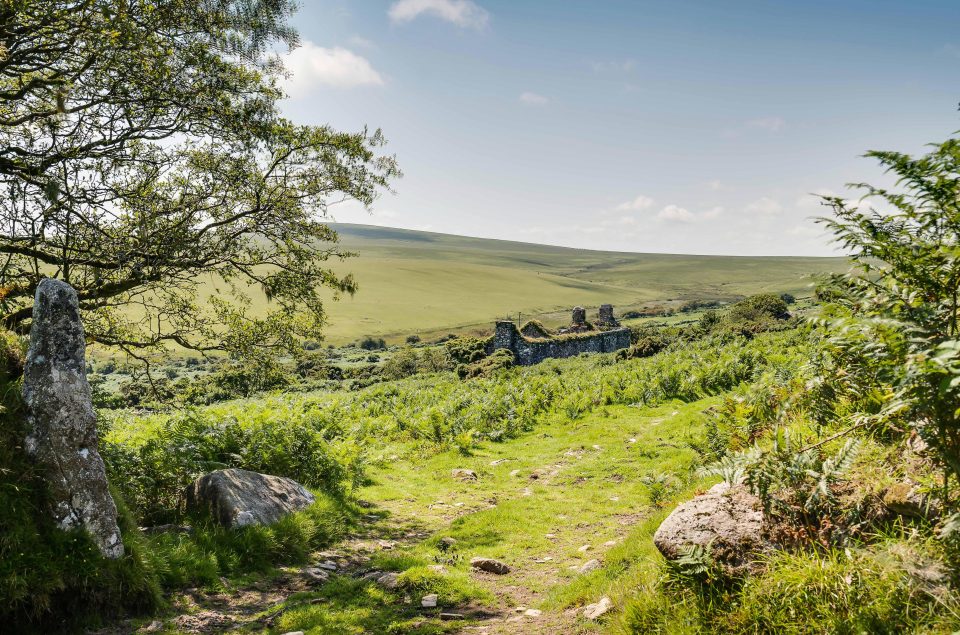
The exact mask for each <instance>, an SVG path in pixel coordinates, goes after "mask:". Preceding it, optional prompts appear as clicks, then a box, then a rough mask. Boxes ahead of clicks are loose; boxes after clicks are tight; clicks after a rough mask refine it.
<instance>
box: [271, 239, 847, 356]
mask: <svg viewBox="0 0 960 635" xmlns="http://www.w3.org/2000/svg"><path fill="white" fill-rule="evenodd" d="M335 228H336V229H337V231H338V232H339V234H340V237H341V241H342V244H343V246H344V247H345V248H346V249H348V250H350V251H353V252H356V253H357V254H358V256H357V257H355V258H350V259H348V260H346V261H344V262H342V263H341V262H332V263H331V265H332V266H333V268H334V269H335V270H336V271H337V272H339V273H341V274H345V273H353V274H354V277H355V278H356V280H357V281H358V283H359V286H360V290H359V292H358V293H357V294H356V295H355V296H354V297H352V298H351V297H346V298H343V299H342V300H341V301H339V302H330V303H329V304H328V305H327V309H328V314H329V318H330V324H329V326H328V328H327V337H328V339H329V341H331V342H332V343H334V344H339V343H345V342H351V341H355V340H357V339H358V338H360V337H362V336H364V335H377V336H385V337H386V338H387V339H388V340H390V341H402V339H403V336H404V335H406V334H409V333H420V334H421V335H427V336H433V335H437V334H443V333H446V332H448V331H457V332H461V331H473V330H477V329H482V330H490V328H491V324H490V323H491V322H492V321H493V320H494V319H496V318H498V317H503V316H506V315H512V316H514V317H516V315H517V313H523V314H524V315H526V316H540V317H541V318H543V319H544V320H545V323H547V324H548V325H557V324H560V323H564V322H566V321H568V319H569V313H568V311H569V309H570V308H571V307H573V306H576V305H582V306H585V307H593V308H594V309H595V307H597V306H599V305H600V304H603V303H607V302H609V303H612V304H614V305H615V306H616V307H617V309H618V310H620V311H623V310H626V309H628V308H630V307H636V306H639V305H642V304H644V303H647V302H654V301H655V302H662V301H670V300H682V299H689V298H710V299H720V300H730V299H734V298H737V297H741V296H744V295H750V294H754V293H759V292H763V291H773V292H777V293H781V292H790V293H793V294H795V295H803V294H808V293H809V286H810V282H811V281H810V279H809V275H810V274H816V273H824V272H828V271H841V270H845V269H846V267H847V264H846V261H845V260H844V259H841V258H775V257H756V258H753V257H733V256H689V255H670V254H632V253H622V252H603V251H590V250H584V249H569V248H564V247H552V246H547V245H535V244H529V243H518V242H509V241H502V240H489V239H481V238H467V237H462V236H450V235H446V234H435V233H430V232H417V231H409V230H399V229H389V228H381V227H369V226H364V225H347V224H337V225H335ZM254 301H255V305H260V306H262V303H263V302H264V300H263V298H262V297H260V296H256V294H255V297H254Z"/></svg>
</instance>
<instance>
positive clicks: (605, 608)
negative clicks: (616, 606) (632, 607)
mask: <svg viewBox="0 0 960 635" xmlns="http://www.w3.org/2000/svg"><path fill="white" fill-rule="evenodd" d="M612 608H613V602H611V601H610V598H608V597H602V598H600V601H599V602H597V603H596V604H588V605H586V606H585V607H583V616H584V617H585V618H587V619H588V620H596V619H599V618H600V616H601V615H604V614H606V613H607V612H609V611H610V609H612Z"/></svg>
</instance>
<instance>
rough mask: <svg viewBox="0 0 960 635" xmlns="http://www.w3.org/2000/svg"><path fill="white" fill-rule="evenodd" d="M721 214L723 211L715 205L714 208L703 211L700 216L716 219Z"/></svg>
mask: <svg viewBox="0 0 960 635" xmlns="http://www.w3.org/2000/svg"><path fill="white" fill-rule="evenodd" d="M723 212H724V209H723V208H722V207H721V206H719V205H717V206H716V207H711V208H710V209H708V210H707V211H705V212H704V213H703V214H701V216H702V217H703V218H717V217H718V216H720V215H721V214H723Z"/></svg>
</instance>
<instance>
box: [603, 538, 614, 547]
mask: <svg viewBox="0 0 960 635" xmlns="http://www.w3.org/2000/svg"><path fill="white" fill-rule="evenodd" d="M616 544H617V541H616V540H608V541H606V542H605V543H603V546H604V547H613V546H615V545H616Z"/></svg>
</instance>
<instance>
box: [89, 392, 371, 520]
mask: <svg viewBox="0 0 960 635" xmlns="http://www.w3.org/2000/svg"><path fill="white" fill-rule="evenodd" d="M291 414H292V413H290V412H285V411H281V412H279V413H278V412H269V413H261V414H260V416H259V417H258V418H256V419H255V420H253V421H249V420H248V421H246V422H244V423H241V422H239V421H237V420H236V419H235V418H232V417H224V418H220V417H217V416H215V415H214V414H213V413H211V412H200V411H197V410H188V411H186V412H182V413H178V414H176V415H173V416H170V417H165V418H164V419H163V423H162V424H161V425H160V426H159V427H157V428H155V429H154V431H153V432H152V434H151V435H149V436H148V437H147V438H146V439H145V440H144V441H143V442H142V443H139V444H134V443H118V442H116V441H115V440H113V439H112V438H111V437H110V436H109V435H108V436H107V438H106V439H105V440H104V441H103V443H102V447H103V455H104V459H105V462H106V464H107V467H108V473H109V475H110V477H111V480H112V482H114V483H116V484H117V487H118V489H119V490H120V492H121V493H122V495H123V497H124V499H125V500H126V501H128V503H129V504H130V505H131V507H132V508H133V509H134V511H135V512H136V513H137V516H138V518H139V519H140V520H141V521H143V522H145V523H147V524H150V525H155V524H162V523H167V522H173V521H174V520H176V519H177V518H178V517H179V514H178V509H179V507H180V502H181V495H182V492H183V490H184V488H185V487H186V486H187V485H188V484H189V483H191V482H192V481H193V480H194V479H196V478H198V477H199V476H201V475H203V474H205V473H207V472H210V471H212V470H215V469H221V468H226V467H238V468H243V469H248V470H253V471H255V472H263V473H266V474H274V475H277V476H287V477H290V478H293V479H295V480H297V481H299V482H301V483H303V484H304V485H307V486H310V487H317V488H321V489H323V490H325V491H327V492H331V493H341V492H343V491H344V488H345V487H347V486H349V485H351V484H352V483H355V482H357V481H358V480H359V479H360V478H361V471H362V468H361V465H362V457H361V456H360V455H359V451H358V450H357V449H356V448H355V446H353V444H335V443H332V442H331V441H332V439H331V438H330V436H331V434H333V435H336V434H337V432H336V431H335V429H331V428H330V427H328V426H329V422H328V421H327V420H326V419H324V418H318V417H313V416H310V413H309V412H306V413H299V416H291Z"/></svg>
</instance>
